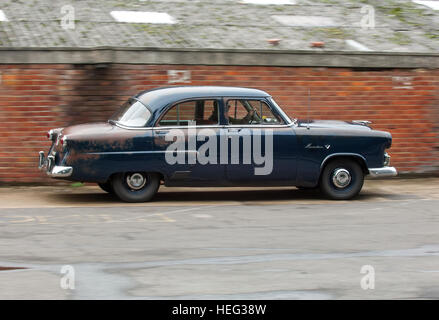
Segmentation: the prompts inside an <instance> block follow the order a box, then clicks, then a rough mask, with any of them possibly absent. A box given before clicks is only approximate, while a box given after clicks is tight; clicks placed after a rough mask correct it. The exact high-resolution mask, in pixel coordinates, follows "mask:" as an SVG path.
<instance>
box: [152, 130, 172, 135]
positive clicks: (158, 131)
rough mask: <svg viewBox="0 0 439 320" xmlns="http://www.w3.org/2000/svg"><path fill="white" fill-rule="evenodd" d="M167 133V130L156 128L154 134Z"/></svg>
mask: <svg viewBox="0 0 439 320" xmlns="http://www.w3.org/2000/svg"><path fill="white" fill-rule="evenodd" d="M167 133H169V130H156V131H155V134H157V135H164V134H167Z"/></svg>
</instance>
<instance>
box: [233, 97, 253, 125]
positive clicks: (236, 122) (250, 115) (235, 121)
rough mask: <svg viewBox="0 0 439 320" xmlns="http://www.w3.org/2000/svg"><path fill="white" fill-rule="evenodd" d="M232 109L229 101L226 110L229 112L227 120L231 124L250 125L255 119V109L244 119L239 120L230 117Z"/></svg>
mask: <svg viewBox="0 0 439 320" xmlns="http://www.w3.org/2000/svg"><path fill="white" fill-rule="evenodd" d="M230 107H231V102H230V101H229V102H227V106H226V110H227V112H226V118H227V119H228V120H229V124H250V123H252V121H253V120H254V119H255V110H254V109H253V108H252V109H251V110H250V111H248V113H247V115H246V116H245V117H244V118H242V119H238V118H233V117H231V116H230V115H229V111H230ZM232 110H233V108H232Z"/></svg>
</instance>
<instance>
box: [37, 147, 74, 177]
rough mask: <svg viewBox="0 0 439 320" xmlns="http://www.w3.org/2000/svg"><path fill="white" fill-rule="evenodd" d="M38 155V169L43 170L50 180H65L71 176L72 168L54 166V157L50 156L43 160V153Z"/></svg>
mask: <svg viewBox="0 0 439 320" xmlns="http://www.w3.org/2000/svg"><path fill="white" fill-rule="evenodd" d="M38 155H39V158H38V168H39V169H40V170H44V169H45V170H46V173H47V175H48V176H50V177H52V178H65V177H70V176H71V175H72V173H73V168H72V167H66V166H56V165H55V157H54V156H52V155H50V156H47V158H45V156H44V151H40V152H39V154H38Z"/></svg>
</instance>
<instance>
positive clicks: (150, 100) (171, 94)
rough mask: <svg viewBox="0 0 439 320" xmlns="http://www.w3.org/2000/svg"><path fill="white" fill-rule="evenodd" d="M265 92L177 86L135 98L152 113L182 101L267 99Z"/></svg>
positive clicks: (145, 93) (140, 94)
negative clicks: (231, 98) (200, 99)
mask: <svg viewBox="0 0 439 320" xmlns="http://www.w3.org/2000/svg"><path fill="white" fill-rule="evenodd" d="M269 96H270V95H269V94H268V93H266V92H265V91H262V90H258V89H252V88H241V87H221V86H178V87H165V88H157V89H152V90H148V91H143V92H140V93H139V94H137V95H136V96H135V98H137V99H138V100H140V101H141V102H142V103H144V104H146V105H147V106H148V107H149V108H151V109H152V110H153V111H155V110H157V109H160V108H162V107H165V106H167V105H169V104H170V103H172V102H176V101H178V100H184V99H191V98H194V99H198V98H205V97H206V98H207V97H258V98H260V97H269Z"/></svg>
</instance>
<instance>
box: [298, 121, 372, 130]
mask: <svg viewBox="0 0 439 320" xmlns="http://www.w3.org/2000/svg"><path fill="white" fill-rule="evenodd" d="M297 124H298V126H299V127H308V126H309V127H310V128H332V129H347V130H366V131H370V130H372V129H371V128H370V127H368V126H367V125H366V124H362V123H356V122H352V121H339V120H298V123H297Z"/></svg>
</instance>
